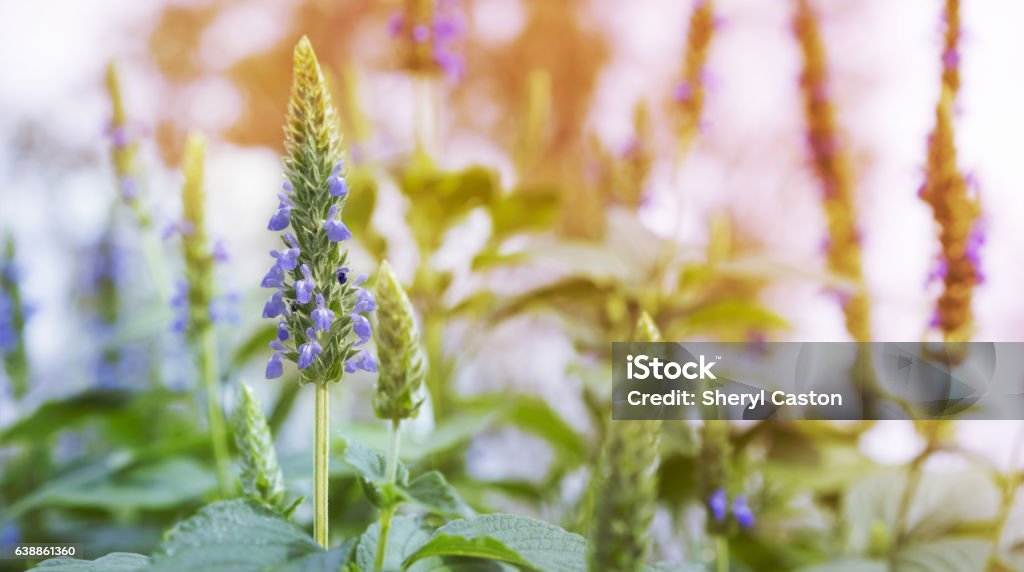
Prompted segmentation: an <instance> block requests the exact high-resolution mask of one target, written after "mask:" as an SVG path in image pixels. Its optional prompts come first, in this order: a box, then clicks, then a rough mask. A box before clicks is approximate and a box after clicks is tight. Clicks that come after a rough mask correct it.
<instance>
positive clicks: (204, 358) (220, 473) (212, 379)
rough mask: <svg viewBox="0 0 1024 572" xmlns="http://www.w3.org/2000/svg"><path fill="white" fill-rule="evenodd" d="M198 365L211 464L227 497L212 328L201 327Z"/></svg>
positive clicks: (224, 437)
mask: <svg viewBox="0 0 1024 572" xmlns="http://www.w3.org/2000/svg"><path fill="white" fill-rule="evenodd" d="M199 336H200V339H199V343H200V347H199V363H200V367H201V368H202V369H201V371H202V377H203V386H204V388H205V390H206V417H207V419H206V420H207V423H209V425H210V442H211V445H212V447H213V460H214V464H215V466H216V468H217V481H218V483H219V484H220V491H221V495H223V496H224V497H225V498H229V497H231V495H232V493H233V489H234V487H233V486H232V481H231V470H230V458H229V456H228V434H227V430H226V428H225V426H224V415H223V412H222V411H221V409H220V399H219V395H220V391H219V390H220V383H219V380H218V374H217V339H216V337H215V336H214V331H213V328H212V327H209V326H207V327H205V328H204V329H203V331H202V332H201V333H200V334H199Z"/></svg>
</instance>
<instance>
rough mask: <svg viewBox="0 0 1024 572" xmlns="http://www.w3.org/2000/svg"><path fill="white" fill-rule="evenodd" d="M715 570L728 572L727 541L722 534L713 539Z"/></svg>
mask: <svg viewBox="0 0 1024 572" xmlns="http://www.w3.org/2000/svg"><path fill="white" fill-rule="evenodd" d="M715 569H716V570H717V571H718V572H729V539H728V538H726V536H725V535H724V534H723V535H721V536H719V537H718V538H717V539H715Z"/></svg>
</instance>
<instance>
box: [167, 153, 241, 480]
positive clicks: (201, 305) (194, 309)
mask: <svg viewBox="0 0 1024 572" xmlns="http://www.w3.org/2000/svg"><path fill="white" fill-rule="evenodd" d="M205 148H206V144H205V142H204V141H203V139H202V137H200V136H199V135H196V134H193V135H190V136H189V138H188V140H187V142H186V144H185V155H184V164H183V168H182V170H183V171H184V174H185V183H184V185H183V186H182V191H181V198H182V214H183V222H182V224H181V228H182V229H183V232H182V233H181V247H182V258H183V259H184V263H185V279H184V281H182V282H180V283H179V286H178V293H177V294H176V295H175V296H174V298H173V299H172V300H171V304H172V306H173V307H174V309H175V311H176V312H177V314H178V316H177V317H176V318H175V320H174V324H173V326H174V328H175V329H176V330H178V331H180V332H182V333H184V334H185V338H186V340H187V341H188V343H189V345H190V346H191V347H192V351H193V354H194V355H195V356H196V363H197V365H198V368H199V375H200V378H201V379H202V381H203V388H204V390H205V393H206V395H205V399H206V403H207V422H208V423H209V426H210V439H211V443H212V446H213V456H214V462H215V464H216V467H217V477H218V479H219V482H220V486H221V492H222V493H223V494H224V495H225V496H229V495H230V494H231V492H232V489H233V486H232V480H231V477H230V453H229V450H228V436H227V429H226V427H225V422H224V415H223V411H222V410H221V407H220V400H219V398H218V396H219V395H220V370H219V367H218V365H217V338H216V335H215V331H214V327H213V326H214V323H213V317H212V315H211V314H212V313H211V308H212V307H214V305H215V296H214V294H215V281H214V265H215V262H216V260H217V254H216V252H215V250H214V248H213V246H212V245H211V243H210V241H209V239H208V238H207V232H206V207H205V203H206V192H205V189H204V183H203V174H204V162H205V158H204V156H205Z"/></svg>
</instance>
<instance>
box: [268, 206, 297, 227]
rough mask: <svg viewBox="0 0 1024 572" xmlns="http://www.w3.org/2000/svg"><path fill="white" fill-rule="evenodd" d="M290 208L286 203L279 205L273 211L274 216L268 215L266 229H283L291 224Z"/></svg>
mask: <svg viewBox="0 0 1024 572" xmlns="http://www.w3.org/2000/svg"><path fill="white" fill-rule="evenodd" d="M291 216H292V208H291V207H289V206H288V205H281V206H279V207H277V210H276V211H274V216H272V217H270V222H269V223H267V229H269V230H284V229H286V228H288V225H289V224H291Z"/></svg>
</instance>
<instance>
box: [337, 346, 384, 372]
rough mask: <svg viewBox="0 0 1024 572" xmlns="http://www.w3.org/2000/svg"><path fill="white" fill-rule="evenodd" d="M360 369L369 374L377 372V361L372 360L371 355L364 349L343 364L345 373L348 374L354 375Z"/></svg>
mask: <svg viewBox="0 0 1024 572" xmlns="http://www.w3.org/2000/svg"><path fill="white" fill-rule="evenodd" d="M360 369H361V370H363V371H368V372H370V373H376V372H377V360H375V359H373V354H371V353H370V352H368V351H366V350H365V349H362V350H359V351H358V352H356V355H354V356H352V357H351V358H349V359H348V361H346V362H345V371H346V372H348V373H355V372H356V370H360Z"/></svg>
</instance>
